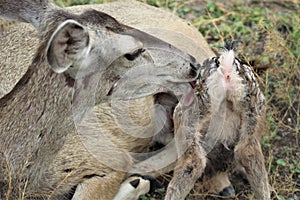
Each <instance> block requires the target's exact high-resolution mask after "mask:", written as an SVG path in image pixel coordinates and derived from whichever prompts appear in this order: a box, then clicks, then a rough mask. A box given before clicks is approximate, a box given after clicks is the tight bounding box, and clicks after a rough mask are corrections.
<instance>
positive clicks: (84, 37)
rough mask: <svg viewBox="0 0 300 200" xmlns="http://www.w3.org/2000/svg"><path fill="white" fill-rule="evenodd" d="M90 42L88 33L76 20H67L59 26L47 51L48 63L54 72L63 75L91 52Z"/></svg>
mask: <svg viewBox="0 0 300 200" xmlns="http://www.w3.org/2000/svg"><path fill="white" fill-rule="evenodd" d="M89 40H90V37H89V33H88V31H87V30H86V29H85V28H84V26H83V25H81V24H80V23H78V22H76V21H75V20H66V21H65V22H63V23H62V24H61V25H59V26H58V28H57V29H56V31H55V32H54V33H53V35H52V36H51V39H50V41H49V43H48V46H47V50H46V54H47V61H48V63H49V65H50V67H51V68H52V69H53V71H55V72H56V73H63V72H65V71H66V70H67V69H68V68H69V67H70V66H72V65H74V64H75V63H76V62H77V61H80V60H81V59H83V58H84V57H85V55H86V54H87V53H88V51H89Z"/></svg>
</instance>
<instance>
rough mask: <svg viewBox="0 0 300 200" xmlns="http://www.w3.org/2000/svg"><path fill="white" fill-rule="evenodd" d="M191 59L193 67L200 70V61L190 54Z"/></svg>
mask: <svg viewBox="0 0 300 200" xmlns="http://www.w3.org/2000/svg"><path fill="white" fill-rule="evenodd" d="M190 60H191V62H190V67H191V69H192V70H194V71H196V72H198V71H199V70H200V67H201V65H200V63H199V62H198V61H197V60H196V59H195V58H194V57H193V56H190Z"/></svg>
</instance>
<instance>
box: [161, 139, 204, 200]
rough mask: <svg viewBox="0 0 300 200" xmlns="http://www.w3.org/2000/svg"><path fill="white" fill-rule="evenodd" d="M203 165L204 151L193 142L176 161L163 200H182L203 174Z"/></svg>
mask: <svg viewBox="0 0 300 200" xmlns="http://www.w3.org/2000/svg"><path fill="white" fill-rule="evenodd" d="M205 165H206V158H205V154H204V151H203V149H202V147H201V145H200V144H199V143H198V142H195V141H194V142H193V143H192V144H191V145H189V147H188V149H187V150H186V152H185V153H184V154H183V155H182V156H181V157H180V158H179V159H178V161H177V163H176V167H175V169H174V176H173V178H172V180H171V182H170V183H169V185H168V189H167V194H166V197H165V199H166V200H177V199H184V198H185V197H186V196H187V195H188V193H189V192H190V190H191V189H192V188H193V187H194V184H195V182H196V181H197V179H198V178H199V177H200V176H201V174H202V173H203V171H204V168H205Z"/></svg>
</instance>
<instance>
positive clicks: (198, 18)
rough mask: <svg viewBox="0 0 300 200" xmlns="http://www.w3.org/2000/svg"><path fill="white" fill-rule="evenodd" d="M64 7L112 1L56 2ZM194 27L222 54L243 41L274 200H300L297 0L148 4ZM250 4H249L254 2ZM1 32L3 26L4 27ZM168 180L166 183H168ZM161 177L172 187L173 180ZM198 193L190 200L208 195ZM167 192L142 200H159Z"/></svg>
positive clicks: (243, 195) (245, 191)
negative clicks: (260, 97) (261, 105)
mask: <svg viewBox="0 0 300 200" xmlns="http://www.w3.org/2000/svg"><path fill="white" fill-rule="evenodd" d="M54 1H55V3H57V4H58V5H60V6H70V5H78V4H88V3H89V4H91V3H106V2H110V1H111V0H54ZM143 2H145V3H148V4H151V5H154V6H157V7H162V8H165V9H169V10H171V11H172V12H173V13H175V14H177V15H178V16H180V17H182V18H185V19H187V20H189V21H191V22H192V24H193V25H194V26H195V27H196V28H197V29H198V30H199V31H200V32H201V33H202V34H203V35H204V37H205V39H206V40H207V42H208V43H209V45H210V46H211V48H212V49H213V50H214V51H215V52H217V51H218V49H219V47H220V46H222V44H223V43H224V40H225V39H229V38H230V39H236V40H240V41H242V42H243V43H242V46H241V51H240V54H241V56H243V57H244V58H246V60H247V61H248V63H249V64H251V65H252V66H253V68H254V70H255V71H256V73H257V75H258V77H259V81H260V84H261V88H262V90H263V91H264V94H265V96H266V98H267V105H268V109H267V110H268V111H267V112H268V115H267V122H268V124H267V127H268V131H267V132H266V133H265V136H264V138H263V140H262V146H263V151H264V154H265V160H266V167H267V170H268V174H269V182H270V185H271V187H272V199H277V200H296V199H299V198H300V138H299V129H300V117H299V113H300V104H299V100H300V88H299V87H300V86H299V85H300V60H299V55H300V43H299V41H300V18H299V16H300V15H299V13H300V4H299V3H298V4H297V0H285V1H279V0H275V1H263V2H261V1H255V0H254V1H251V3H249V4H248V5H244V4H245V3H244V2H243V3H242V1H237V0H230V1H226V2H225V1H221V0H217V1H207V0H206V1H200V0H194V1H193V0H189V1H183V0H143ZM249 2H250V1H249ZM0 30H1V27H0ZM166 177H167V178H166ZM166 177H163V178H162V182H167V181H166V180H169V179H170V176H166ZM234 186H235V187H236V188H237V191H238V192H239V193H238V194H237V196H236V199H251V198H252V196H251V192H250V189H249V186H248V185H247V183H242V184H238V183H235V185H234ZM197 188H198V187H197V185H196V187H195V190H194V191H192V192H191V194H190V196H189V197H187V199H202V198H204V197H205V196H209V195H207V194H201V193H199V191H197ZM164 193H165V189H164V188H159V189H157V192H156V193H155V194H154V195H152V196H149V195H147V196H142V197H141V199H143V200H146V199H148V200H154V199H159V198H160V197H161V196H163V194H164Z"/></svg>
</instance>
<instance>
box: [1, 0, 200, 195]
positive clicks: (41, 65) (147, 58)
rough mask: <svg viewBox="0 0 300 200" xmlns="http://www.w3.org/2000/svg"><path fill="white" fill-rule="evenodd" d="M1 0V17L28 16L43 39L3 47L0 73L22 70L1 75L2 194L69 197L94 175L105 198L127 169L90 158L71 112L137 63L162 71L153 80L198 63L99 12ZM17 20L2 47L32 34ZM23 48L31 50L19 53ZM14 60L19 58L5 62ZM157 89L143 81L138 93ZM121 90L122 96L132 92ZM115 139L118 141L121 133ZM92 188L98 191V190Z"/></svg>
mask: <svg viewBox="0 0 300 200" xmlns="http://www.w3.org/2000/svg"><path fill="white" fill-rule="evenodd" d="M0 3H1V4H0V14H1V16H4V17H8V18H12V19H18V20H20V19H21V20H22V21H26V22H30V23H32V24H33V25H34V26H35V27H36V29H37V30H38V34H39V37H40V38H41V41H40V42H38V43H39V44H37V40H36V39H31V41H33V42H34V44H36V45H35V47H37V46H38V48H37V50H36V53H35V54H34V55H33V54H31V53H30V52H32V51H33V50H31V49H24V51H25V52H22V53H19V52H20V51H23V49H14V51H13V52H15V53H16V54H12V52H10V53H9V54H8V55H9V56H7V55H5V54H4V52H2V53H1V57H2V58H4V59H1V61H2V62H3V63H1V71H2V70H3V72H4V74H9V73H10V72H9V70H11V69H15V70H17V71H18V70H20V71H22V72H18V73H16V77H12V79H13V80H7V79H5V80H6V82H4V87H5V89H4V91H5V94H2V95H3V97H2V98H1V99H0V118H1V119H0V138H1V140H2V142H3V143H2V145H1V157H0V161H1V167H2V168H1V174H0V182H1V190H0V192H1V193H0V194H1V198H31V197H41V198H43V197H48V198H53V199H63V198H68V193H70V192H71V191H72V190H74V188H76V187H77V186H78V185H79V184H80V183H82V182H85V180H87V179H88V181H90V180H95V179H93V178H96V179H100V180H101V181H102V182H101V183H102V186H103V185H104V186H105V187H104V188H103V187H100V186H99V187H100V188H102V193H100V195H106V194H105V192H107V193H108V194H107V195H108V198H112V197H113V196H114V195H115V193H116V192H117V189H116V187H119V185H120V183H121V181H122V180H123V178H124V175H126V173H124V172H121V173H120V172H117V171H115V170H113V169H111V168H109V167H105V166H103V164H102V165H101V163H100V162H97V160H96V159H93V158H90V154H88V152H87V150H86V149H85V148H84V146H82V144H81V141H80V140H79V138H78V135H77V134H76V131H75V124H74V116H75V120H80V119H81V117H82V116H83V114H84V113H85V107H86V106H90V105H91V102H90V98H87V97H88V95H90V90H93V88H94V87H95V85H97V84H98V83H99V87H98V88H97V89H96V90H95V93H96V101H97V102H101V101H104V99H105V98H107V96H108V95H112V94H114V93H115V91H118V85H117V84H116V83H118V82H119V81H121V80H122V76H123V74H125V73H126V72H127V71H128V70H129V69H132V70H133V71H134V70H135V67H137V70H141V68H139V67H140V66H143V65H144V66H147V67H148V68H147V70H146V71H147V72H148V73H149V74H148V75H149V76H152V77H159V78H158V79H157V80H156V81H158V82H156V83H157V84H158V85H159V84H161V85H164V84H165V83H168V84H172V83H173V84H175V85H176V84H178V85H180V84H181V85H189V83H188V82H190V81H193V80H195V79H196V77H197V75H198V69H197V68H198V67H199V64H198V63H197V61H195V59H194V58H193V57H191V56H189V55H187V54H185V53H183V52H182V51H180V50H178V49H176V48H175V47H173V46H171V45H169V44H168V43H165V42H163V41H161V40H159V39H156V38H154V37H152V36H150V35H149V34H146V33H144V32H141V31H138V30H136V29H134V28H130V27H128V26H125V25H122V24H120V23H119V22H117V21H116V20H115V19H114V18H112V17H110V16H109V15H107V14H104V13H102V12H99V11H95V10H89V11H85V12H83V13H82V14H72V13H71V12H68V11H65V10H64V9H60V8H58V7H56V6H54V5H52V4H49V2H48V1H46V0H45V1H34V0H33V1H20V2H17V3H15V2H11V1H6V0H1V1H0ZM17 27H21V29H19V28H16V27H15V28H16V29H14V30H13V29H12V30H8V32H6V33H1V34H2V35H3V37H1V47H3V48H4V51H5V48H8V49H9V47H10V46H11V45H14V44H12V43H10V42H11V41H13V40H14V39H16V38H14V37H22V35H26V32H27V33H28V31H29V33H30V32H31V33H33V31H32V29H31V28H30V27H29V26H26V25H17ZM34 34H35V33H34ZM8 38H9V39H8ZM7 39H8V40H7ZM10 39H12V40H10ZM21 40H22V39H21ZM22 48H23V47H22ZM27 51H28V52H27ZM20 54H26V55H29V56H28V58H27V59H25V60H22V59H20V60H19V59H18V58H17V56H18V55H20ZM30 55H33V56H32V57H30ZM158 55H160V56H162V57H160V56H158ZM11 57H12V59H11ZM13 59H15V61H16V62H10V61H12V60H13ZM7 62H8V63H7ZM17 67H19V69H18V68H17ZM151 69H152V70H151ZM134 72H136V71H134ZM142 72H144V73H145V71H142ZM1 74H2V73H1ZM137 74H141V72H137ZM131 87H132V88H126V91H129V93H131V92H130V90H133V92H132V94H133V95H134V94H135V93H134V92H135V91H134V90H135V89H136V88H137V87H134V86H132V85H131ZM86 88H87V89H86ZM160 89H161V88H153V87H152V88H151V89H147V88H145V89H143V91H141V92H140V93H139V96H138V97H142V96H146V95H151V94H152V93H156V92H157V91H159V90H160ZM118 94H119V95H120V96H117V97H118V98H120V99H129V98H135V96H124V95H122V93H120V92H119V93H118ZM127 94H128V93H127ZM149 99H150V100H149ZM136 101H137V102H138V100H136ZM141 101H142V102H143V101H146V102H149V101H150V102H151V101H153V100H152V99H151V98H145V99H142V100H141ZM152 104H153V103H152ZM142 105H145V104H142ZM108 109H109V108H108ZM78 115H79V116H80V117H78V118H77V116H78ZM138 119H140V118H138ZM104 121H105V119H104ZM103 132H104V133H105V131H103ZM65 140H66V142H65ZM117 141H118V142H121V143H123V141H121V140H120V139H118V138H117ZM118 142H117V143H118ZM134 143H135V142H134V141H132V142H131V143H130V144H131V145H132V144H134ZM125 145H127V146H129V148H130V149H132V148H133V147H132V146H130V145H128V144H127V143H125ZM78 146H79V148H78V149H75V148H77V147H78ZM102 146H103V144H102ZM106 147H107V148H108V149H109V148H112V147H111V146H106ZM122 152H123V153H124V154H122V155H123V156H124V157H123V159H121V160H118V159H117V160H116V162H117V163H116V164H117V165H119V167H121V168H122V169H126V168H127V167H128V166H131V162H132V161H131V160H132V159H131V156H130V155H129V154H128V152H127V151H125V150H124V151H122ZM77 159H78V160H77ZM72 173H74V174H75V175H74V174H72ZM68 178H69V179H68ZM111 182H112V185H110V183H111ZM106 183H107V185H106ZM116 183H117V184H116ZM88 184H89V182H87V184H86V185H88ZM94 188H97V187H95V186H94ZM80 189H81V188H80ZM104 191H105V192H104ZM95 192H99V191H97V190H96V189H95ZM91 193H92V191H91ZM98 194H99V193H98ZM92 195H93V194H92ZM109 195H110V196H109ZM106 197H107V196H106ZM106 197H104V198H106ZM86 198H93V197H91V196H86ZM96 198H97V196H96ZM98 198H103V196H102V197H101V196H98ZM106 199H107V198H106Z"/></svg>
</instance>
